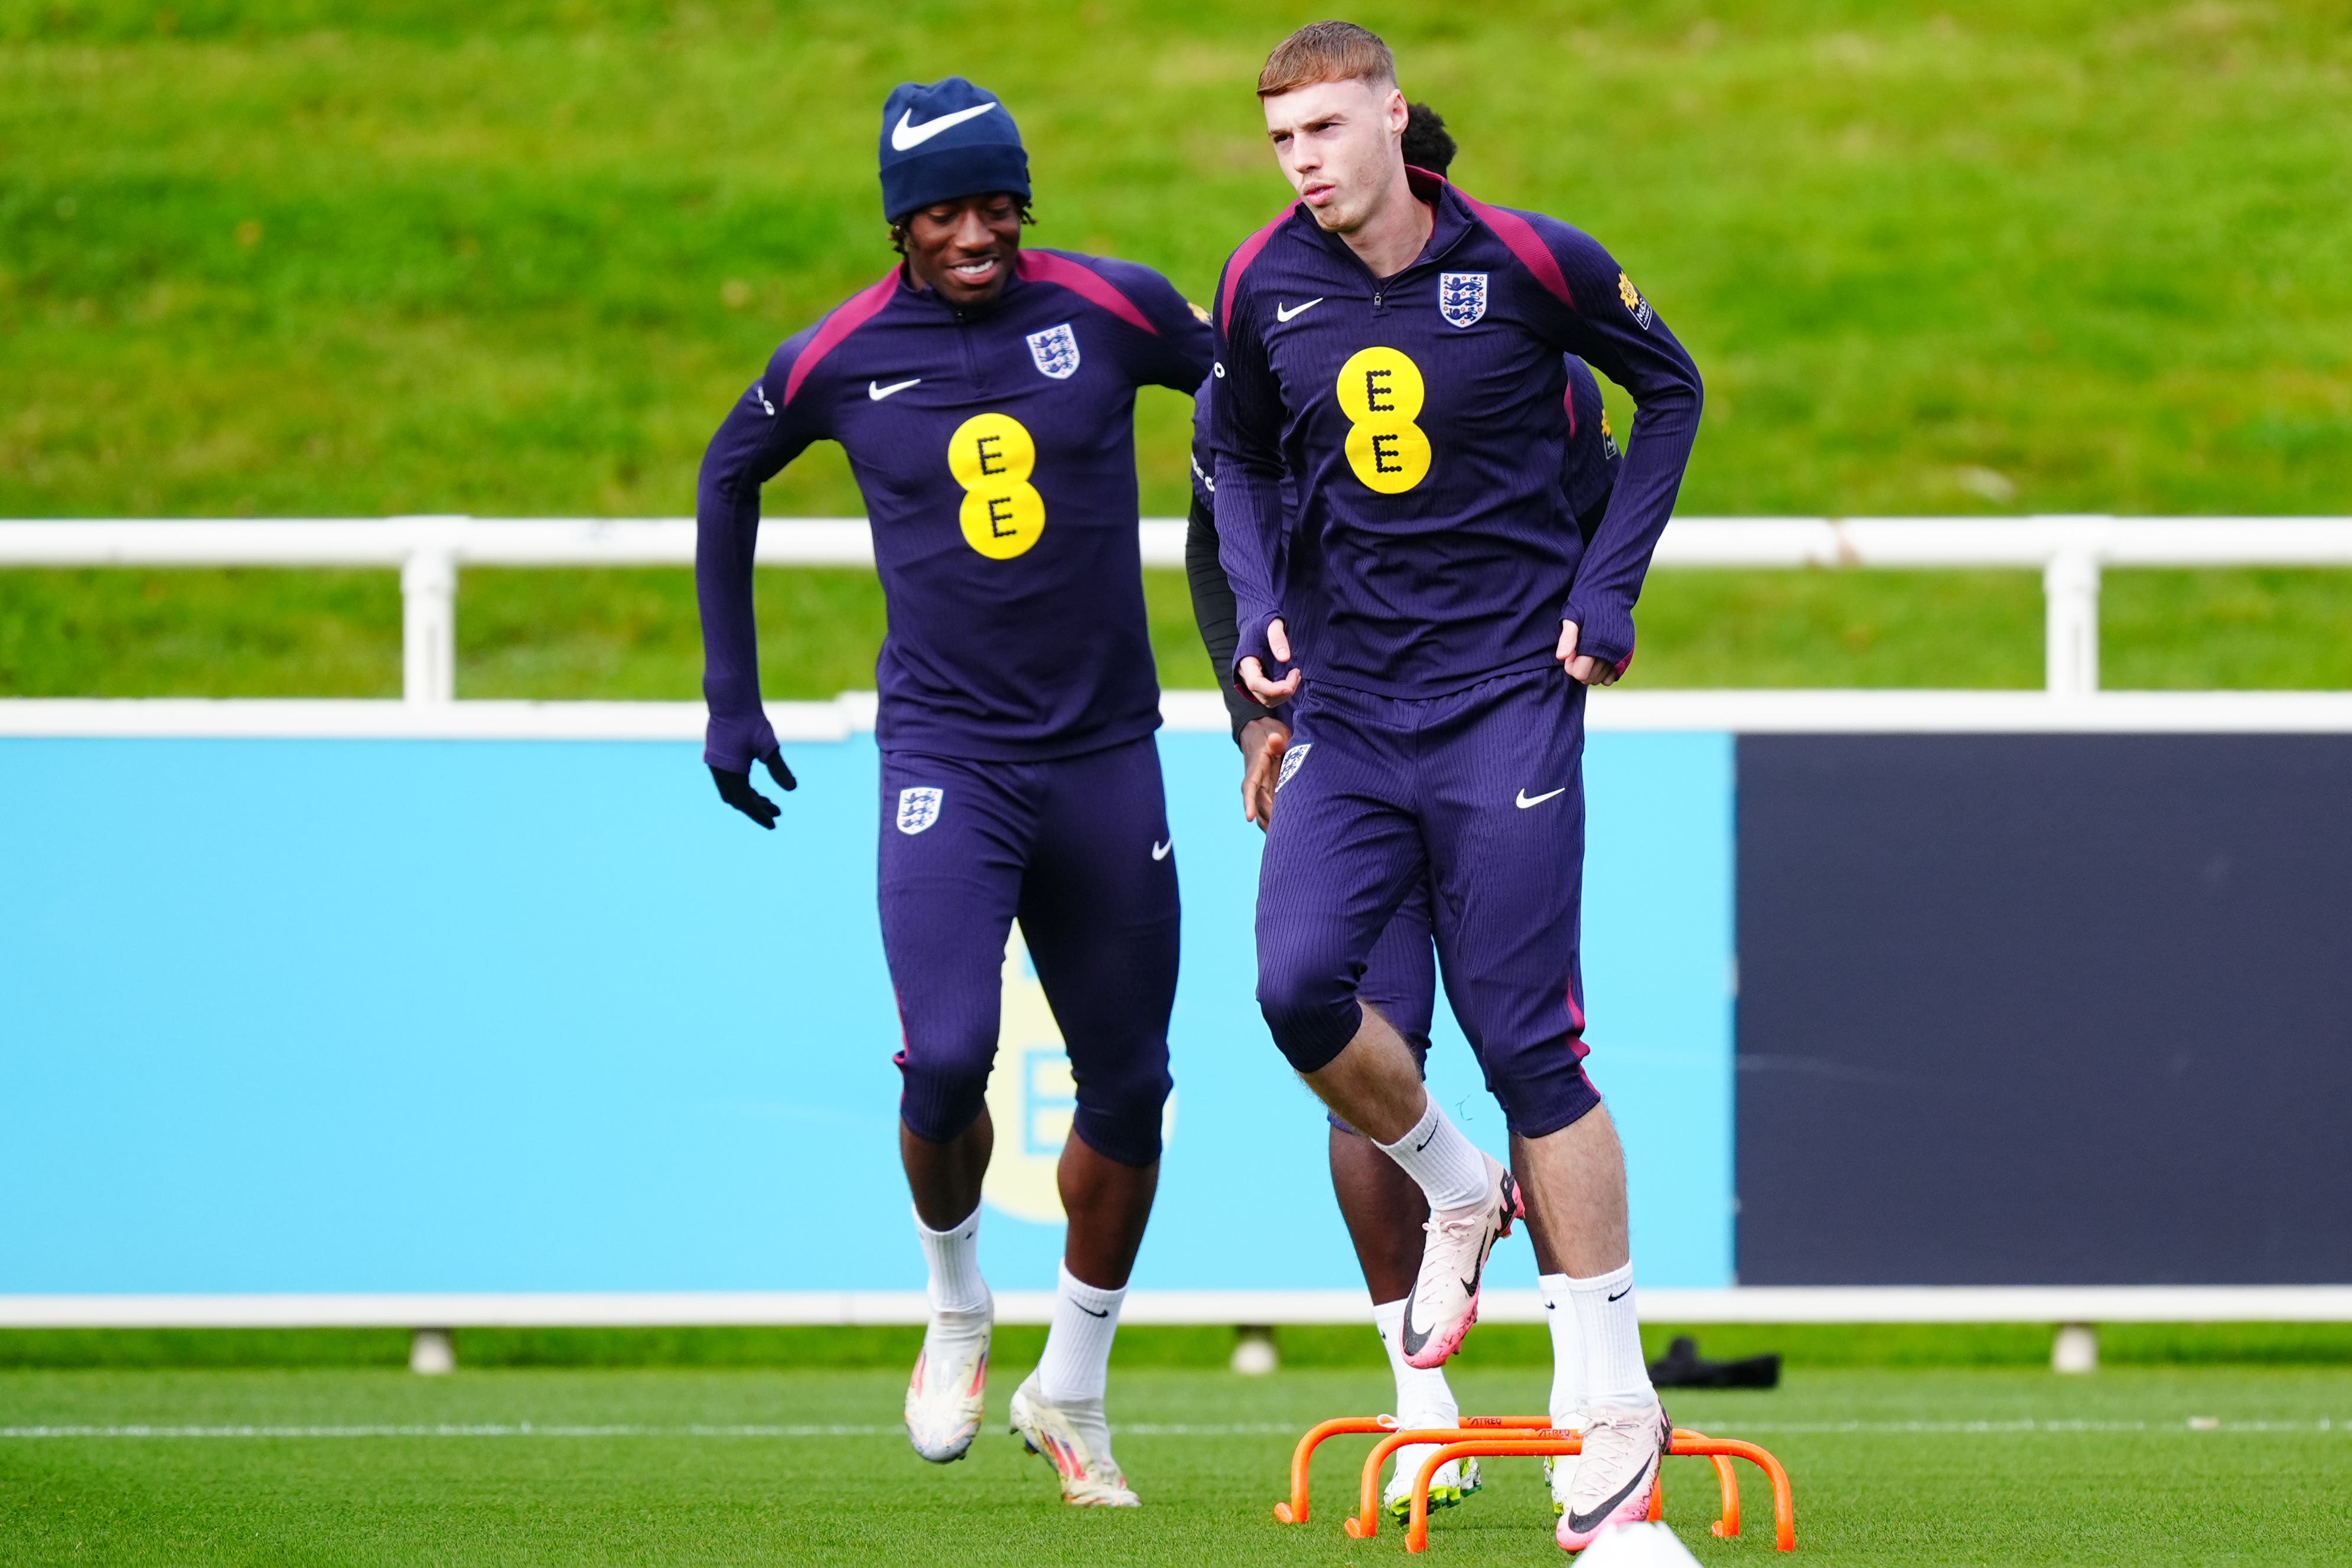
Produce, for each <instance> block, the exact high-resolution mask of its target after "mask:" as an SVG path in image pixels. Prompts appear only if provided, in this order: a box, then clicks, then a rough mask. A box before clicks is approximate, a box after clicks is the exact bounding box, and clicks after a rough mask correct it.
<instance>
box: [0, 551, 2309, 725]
mask: <svg viewBox="0 0 2352 1568" xmlns="http://www.w3.org/2000/svg"><path fill="white" fill-rule="evenodd" d="M693 559H694V523H693V521H692V519H690V518H683V517H655V518H630V517H612V518H586V517H536V518H491V517H382V518H365V519H353V518H275V519H270V520H267V521H240V520H227V519H223V520H185V521H182V520H164V519H148V518H139V519H116V520H105V521H87V522H73V521H62V522H23V521H18V522H6V521H0V567H10V566H17V567H25V566H51V567H67V566H274V567H300V566H311V567H323V566H346V567H352V566H360V567H364V566H373V567H383V568H397V569H398V570H399V571H400V582H401V596H402V604H403V611H402V658H401V673H402V690H403V693H404V696H405V700H407V701H408V702H411V703H416V704H425V705H429V704H440V703H448V702H451V701H454V700H455V698H456V695H457V571H458V569H459V568H460V567H463V566H467V565H474V566H542V567H565V566H568V567H592V566H684V565H688V564H690V563H691V562H692V561H693ZM759 559H760V560H761V563H762V564H763V565H768V566H841V567H860V566H862V567H869V568H870V567H871V566H872V565H873V564H874V545H873V539H872V537H871V535H870V534H869V533H868V532H867V529H866V522H865V519H863V518H860V517H802V518H772V519H770V520H769V521H768V522H766V523H765V524H763V525H762V526H761V530H760V546H759ZM1143 559H1144V563H1145V564H1146V565H1147V566H1181V565H1182V564H1183V559H1184V525H1183V523H1182V522H1181V521H1179V520H1174V519H1170V518H1147V519H1146V520H1145V521H1144V524H1143ZM1657 559H1658V564H1659V565H1660V566H1663V567H1670V568H1671V567H1782V568H1788V567H1864V568H1884V569H1908V570H1920V569H1927V568H1938V567H1940V568H2009V569H2014V570H2040V571H2041V573H2042V594H2043V599H2044V603H2045V607H2046V608H2045V626H2044V636H2045V645H2046V654H2045V666H2044V667H2045V672H2046V685H2047V686H2048V689H2049V690H2050V691H2051V692H2052V693H2053V694H2054V695H2061V696H2083V695H2088V694H2090V693H2092V692H2095V691H2096V690H2097V689H2098V685H2099V579H2100V574H2101V572H2102V570H2104V569H2105V568H2106V567H2109V566H2117V567H2221V566H2352V518H2347V517H1849V518H1845V519H1843V520H1835V519H1830V518H1822V517H1687V518H1681V519H1678V520H1676V522H1675V525H1674V526H1673V527H1672V528H1668V529H1667V530H1666V533H1665V537H1664V541H1663V543H1662V544H1661V545H1660V547H1659V550H1658V558H1657Z"/></svg>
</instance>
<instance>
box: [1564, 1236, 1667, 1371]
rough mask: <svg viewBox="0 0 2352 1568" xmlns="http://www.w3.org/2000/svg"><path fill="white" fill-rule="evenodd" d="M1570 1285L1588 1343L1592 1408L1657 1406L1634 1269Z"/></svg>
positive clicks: (1579, 1329)
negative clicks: (1646, 1359)
mask: <svg viewBox="0 0 2352 1568" xmlns="http://www.w3.org/2000/svg"><path fill="white" fill-rule="evenodd" d="M1564 1282H1565V1283H1566V1284H1567V1286H1568V1294H1569V1299H1570V1301H1573V1302H1574V1303H1575V1304H1576V1327H1577V1332H1578V1333H1579V1334H1580V1336H1581V1337H1582V1339H1583V1341H1584V1397H1585V1401H1586V1403H1587V1405H1588V1406H1591V1405H1645V1404H1654V1403H1655V1402H1656V1401H1657V1397H1658V1396H1657V1391H1656V1390H1654V1389H1653V1388H1652V1387H1651V1386H1650V1368H1649V1364H1647V1363H1645V1362H1644V1361H1643V1359H1642V1322H1641V1319H1640V1317H1639V1316H1638V1315H1637V1314H1636V1313H1635V1312H1634V1310H1633V1264H1631V1263H1626V1264H1623V1265H1622V1266H1620V1267H1618V1268H1615V1269H1612V1270H1610V1271H1609V1272H1608V1273H1606V1274H1600V1275H1596V1276H1594V1277H1593V1278H1591V1279H1590V1280H1567V1281H1564ZM1612 1298H1613V1299H1612Z"/></svg>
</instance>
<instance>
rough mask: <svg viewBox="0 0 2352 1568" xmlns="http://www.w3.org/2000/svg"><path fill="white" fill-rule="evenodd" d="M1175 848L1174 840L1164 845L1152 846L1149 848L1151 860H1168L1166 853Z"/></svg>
mask: <svg viewBox="0 0 2352 1568" xmlns="http://www.w3.org/2000/svg"><path fill="white" fill-rule="evenodd" d="M1175 847H1176V841H1175V840H1174V839H1170V840H1169V841H1167V842H1166V843H1160V844H1154V845H1152V846H1151V858H1152V859H1153V860H1156V861H1164V860H1166V859H1167V858H1168V852H1169V851H1170V850H1172V849H1174V848H1175Z"/></svg>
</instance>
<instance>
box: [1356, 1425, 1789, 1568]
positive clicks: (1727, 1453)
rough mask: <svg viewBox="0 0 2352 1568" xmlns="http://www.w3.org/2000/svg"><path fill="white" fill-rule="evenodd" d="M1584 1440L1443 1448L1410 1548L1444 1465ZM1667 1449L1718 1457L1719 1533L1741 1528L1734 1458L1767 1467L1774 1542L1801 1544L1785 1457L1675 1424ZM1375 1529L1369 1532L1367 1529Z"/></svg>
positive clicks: (1525, 1436)
mask: <svg viewBox="0 0 2352 1568" xmlns="http://www.w3.org/2000/svg"><path fill="white" fill-rule="evenodd" d="M1582 1448H1583V1444H1582V1443H1581V1442H1580V1440H1579V1439H1578V1437H1576V1435H1575V1434H1574V1433H1571V1432H1559V1431H1555V1430H1553V1429H1551V1428H1549V1427H1546V1428H1543V1429H1541V1430H1539V1431H1537V1430H1528V1431H1523V1432H1522V1433H1521V1434H1520V1435H1518V1436H1517V1437H1502V1436H1499V1435H1490V1436H1485V1437H1463V1438H1461V1439H1459V1440H1456V1441H1454V1442H1451V1443H1447V1444H1444V1446H1442V1447H1441V1448H1438V1449H1437V1450H1436V1451H1435V1452H1434V1453H1433V1454H1431V1455H1430V1456H1429V1458H1426V1459H1424V1460H1423V1461H1422V1466H1421V1470H1420V1473H1419V1474H1417V1475H1416V1476H1415V1477H1414V1478H1413V1484H1412V1512H1411V1513H1410V1514H1409V1515H1408V1516H1407V1519H1406V1521H1405V1532H1404V1549H1405V1550H1406V1551H1407V1552H1425V1551H1427V1550H1428V1549H1429V1483H1430V1482H1431V1480H1433V1479H1434V1478H1435V1477H1436V1475H1437V1472H1438V1470H1439V1469H1441V1468H1443V1467H1444V1465H1446V1464H1447V1463H1449V1462H1450V1461H1452V1460H1454V1459H1465V1458H1488V1457H1494V1458H1507V1457H1512V1456H1524V1457H1530V1458H1534V1457H1541V1456H1546V1455H1559V1454H1574V1453H1579V1452H1580V1451H1581V1450H1582ZM1666 1452H1667V1453H1669V1454H1673V1455H1676V1456H1678V1457H1679V1456H1685V1455H1689V1456H1702V1457H1705V1458H1710V1459H1713V1460H1714V1461H1715V1470H1716V1478H1717V1481H1718V1482H1719V1483H1720V1484H1721V1486H1722V1489H1723V1498H1724V1511H1723V1517H1722V1518H1720V1519H1718V1520H1717V1521H1716V1522H1715V1533H1716V1534H1717V1535H1718V1536H1728V1535H1736V1534H1738V1531H1739V1489H1738V1479H1737V1477H1735V1476H1734V1475H1733V1474H1732V1469H1731V1463H1730V1461H1731V1460H1733V1459H1735V1458H1738V1459H1746V1460H1747V1461H1748V1463H1750V1464H1752V1465H1754V1466H1756V1467H1757V1468H1758V1469H1760V1470H1762V1471H1763V1472H1764V1474H1765V1477H1766V1479H1769V1481H1770V1482H1771V1484H1772V1524H1773V1544H1774V1545H1775V1546H1777V1547H1778V1548H1779V1549H1780V1550H1781V1551H1783V1552H1794V1551H1795V1550H1796V1549H1797V1502H1796V1495H1795V1492H1794V1490H1793V1489H1791V1488H1790V1484H1789V1472H1788V1471H1787V1470H1786V1469H1783V1468H1782V1467H1781V1464H1780V1460H1778V1459H1776V1458H1773V1457H1772V1456H1771V1455H1770V1454H1769V1453H1767V1452H1765V1451H1764V1450H1763V1449H1762V1448H1758V1447H1757V1446H1756V1445H1755V1444H1753V1443H1743V1442H1741V1441H1740V1440H1739V1439H1738V1438H1736V1437H1708V1436H1706V1434H1705V1433H1703V1432H1693V1431H1689V1430H1687V1429H1685V1428H1684V1427H1675V1432H1674V1437H1673V1440H1672V1442H1671V1443H1670V1444H1669V1445H1668V1446H1667V1448H1666ZM1664 1490H1665V1483H1664V1475H1663V1474H1661V1475H1660V1477H1659V1482H1658V1485H1657V1486H1656V1487H1655V1488H1654V1489H1653V1490H1652V1492H1651V1495H1650V1517H1651V1518H1652V1519H1656V1518H1657V1517H1658V1516H1659V1514H1660V1513H1661V1512H1662V1511H1663V1510H1664ZM1348 1523H1349V1534H1350V1535H1353V1534H1355V1533H1357V1531H1356V1530H1355V1528H1354V1527H1355V1524H1356V1521H1354V1520H1352V1519H1351V1520H1349V1521H1348ZM1367 1533H1369V1532H1367Z"/></svg>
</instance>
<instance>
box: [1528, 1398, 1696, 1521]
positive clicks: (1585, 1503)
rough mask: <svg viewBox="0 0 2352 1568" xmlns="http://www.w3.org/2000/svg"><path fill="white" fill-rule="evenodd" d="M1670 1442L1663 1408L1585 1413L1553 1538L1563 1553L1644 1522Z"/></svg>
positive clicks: (1605, 1407)
mask: <svg viewBox="0 0 2352 1568" xmlns="http://www.w3.org/2000/svg"><path fill="white" fill-rule="evenodd" d="M1673 1439H1674V1427H1672V1426H1671V1425H1670V1424H1669V1423H1668V1422H1667V1420H1666V1411H1665V1406H1663V1405H1661V1404H1659V1403H1658V1401H1657V1399H1656V1397H1655V1396H1652V1397H1651V1398H1650V1399H1649V1400H1648V1401H1647V1402H1646V1403H1644V1404H1640V1405H1609V1404H1600V1403H1594V1404H1591V1405H1588V1406H1586V1407H1585V1411H1584V1454H1583V1457H1582V1458H1581V1460H1580V1462H1579V1463H1578V1465H1577V1467H1576V1476H1575V1479H1574V1480H1573V1481H1572V1482H1571V1483H1570V1487H1569V1490H1568V1506H1567V1509H1566V1511H1563V1512H1562V1513H1561V1514H1560V1516H1559V1528H1558V1529H1557V1530H1556V1531H1554V1532H1553V1537H1552V1538H1553V1539H1554V1540H1556V1541H1558V1542H1559V1545H1560V1550H1562V1551H1563V1552H1581V1551H1583V1550H1584V1549H1585V1548H1586V1547H1588V1546H1590V1545H1591V1544H1592V1543H1593V1542H1595V1541H1596V1540H1598V1539H1600V1537H1601V1533H1602V1531H1610V1530H1614V1529H1616V1528H1618V1527H1619V1526H1621V1525H1626V1524H1639V1523H1640V1522H1641V1521H1643V1520H1644V1519H1646V1518H1648V1517H1649V1513H1650V1492H1651V1490H1652V1489H1654V1487H1656V1485H1657V1484H1658V1462H1659V1461H1660V1460H1661V1459H1663V1458H1664V1457H1665V1452H1666V1445H1667V1444H1668V1443H1670V1442H1671V1441H1673Z"/></svg>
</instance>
